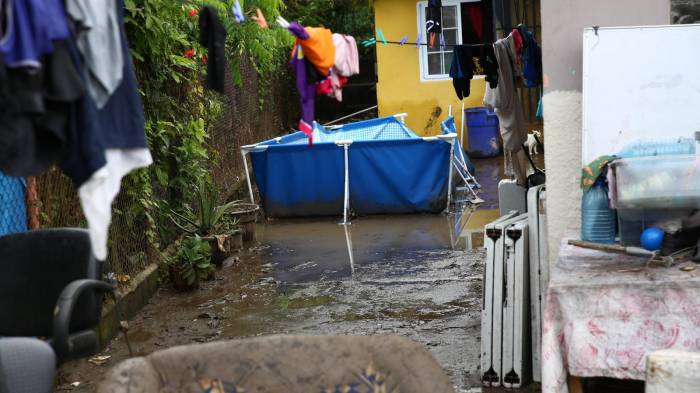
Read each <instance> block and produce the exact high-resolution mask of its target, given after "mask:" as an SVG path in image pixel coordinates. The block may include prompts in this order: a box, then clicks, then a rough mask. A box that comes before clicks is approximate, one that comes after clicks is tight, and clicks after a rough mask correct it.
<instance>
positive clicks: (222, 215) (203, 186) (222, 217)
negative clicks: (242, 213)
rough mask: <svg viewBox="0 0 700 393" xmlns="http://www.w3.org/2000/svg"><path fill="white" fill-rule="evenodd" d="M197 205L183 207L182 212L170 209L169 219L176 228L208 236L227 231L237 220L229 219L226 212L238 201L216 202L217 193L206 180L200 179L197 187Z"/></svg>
mask: <svg viewBox="0 0 700 393" xmlns="http://www.w3.org/2000/svg"><path fill="white" fill-rule="evenodd" d="M196 203H197V207H196V209H192V208H191V207H189V206H186V207H185V212H184V214H180V213H178V212H176V211H175V210H171V211H170V219H171V220H172V221H173V223H175V225H177V226H178V228H180V229H182V230H183V231H185V232H187V233H191V234H198V235H201V236H208V235H214V234H221V233H223V232H229V231H230V230H231V229H232V227H233V226H235V225H237V224H238V222H237V220H235V219H230V218H229V217H228V216H227V214H226V213H228V212H229V211H231V209H233V208H234V207H235V206H236V205H237V204H238V203H240V201H231V202H228V203H224V204H223V205H219V204H218V193H217V192H216V190H215V189H214V187H213V186H211V185H210V184H209V183H207V182H206V181H201V182H200V183H199V186H198V187H197V198H196Z"/></svg>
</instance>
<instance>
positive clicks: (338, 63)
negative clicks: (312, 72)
mask: <svg viewBox="0 0 700 393" xmlns="http://www.w3.org/2000/svg"><path fill="white" fill-rule="evenodd" d="M333 46H335V63H334V64H333V71H334V72H335V73H336V74H338V75H340V76H345V77H350V76H353V75H357V74H359V73H360V57H359V55H358V53H357V43H356V42H355V38H353V37H352V36H349V35H343V34H337V33H334V34H333Z"/></svg>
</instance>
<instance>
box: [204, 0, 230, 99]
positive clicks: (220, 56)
mask: <svg viewBox="0 0 700 393" xmlns="http://www.w3.org/2000/svg"><path fill="white" fill-rule="evenodd" d="M199 43H200V44H202V45H204V46H206V47H207V52H208V54H209V56H208V58H207V85H206V86H207V88H208V89H212V90H214V91H217V92H219V93H221V94H224V93H225V89H226V29H225V28H224V26H223V25H222V24H221V21H220V20H219V16H218V14H217V12H216V8H214V7H212V6H208V5H207V6H204V7H202V10H201V11H200V12H199Z"/></svg>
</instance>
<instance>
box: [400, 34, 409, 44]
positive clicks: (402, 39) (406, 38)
mask: <svg viewBox="0 0 700 393" xmlns="http://www.w3.org/2000/svg"><path fill="white" fill-rule="evenodd" d="M406 41H408V36H407V35H405V36H403V37H401V41H399V45H403V44H405V43H406Z"/></svg>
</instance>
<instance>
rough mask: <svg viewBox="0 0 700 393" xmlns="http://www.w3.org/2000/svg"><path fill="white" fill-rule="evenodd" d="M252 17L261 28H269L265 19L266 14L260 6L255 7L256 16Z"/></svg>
mask: <svg viewBox="0 0 700 393" xmlns="http://www.w3.org/2000/svg"><path fill="white" fill-rule="evenodd" d="M250 19H252V20H254V21H255V23H257V24H258V26H260V28H261V29H267V28H268V27H269V26H268V25H267V21H266V20H265V15H263V13H262V11H260V8H256V9H255V16H253V17H251V18H250Z"/></svg>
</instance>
